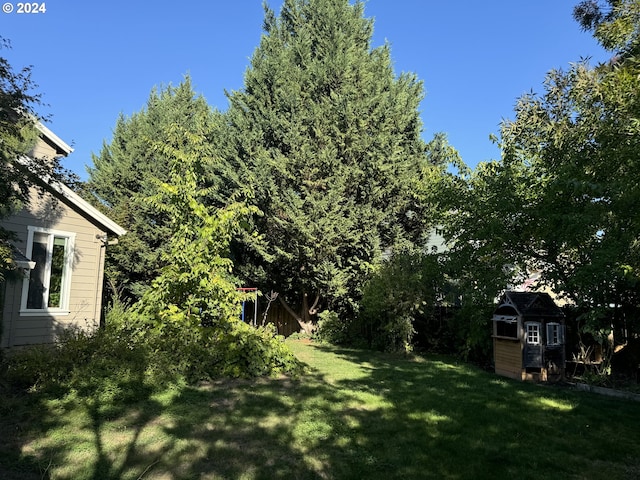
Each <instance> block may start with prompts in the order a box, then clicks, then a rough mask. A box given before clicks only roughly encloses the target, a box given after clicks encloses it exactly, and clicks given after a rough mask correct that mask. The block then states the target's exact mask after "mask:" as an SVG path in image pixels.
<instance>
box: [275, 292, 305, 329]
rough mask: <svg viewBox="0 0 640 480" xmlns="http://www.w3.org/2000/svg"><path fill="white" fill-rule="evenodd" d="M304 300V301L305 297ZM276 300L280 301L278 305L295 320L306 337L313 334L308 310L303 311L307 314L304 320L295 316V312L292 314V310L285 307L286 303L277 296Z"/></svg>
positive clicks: (287, 306)
mask: <svg viewBox="0 0 640 480" xmlns="http://www.w3.org/2000/svg"><path fill="white" fill-rule="evenodd" d="M304 298H305V299H306V296H305V297H304ZM305 299H303V308H304V304H305V303H306V300H305ZM278 300H279V301H280V304H281V305H282V306H283V307H284V309H285V310H286V311H287V312H289V315H291V316H292V317H293V318H295V319H296V321H297V322H298V324H299V325H300V328H301V329H302V331H303V332H304V333H306V334H307V335H311V334H312V333H313V323H312V322H311V318H310V317H309V310H308V309H305V310H304V311H305V312H307V315H306V318H305V317H302V316H300V315H298V314H296V312H294V311H293V309H292V308H291V307H290V306H289V305H287V302H285V301H284V299H283V298H282V296H278ZM303 313H304V312H303Z"/></svg>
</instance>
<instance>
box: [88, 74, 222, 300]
mask: <svg viewBox="0 0 640 480" xmlns="http://www.w3.org/2000/svg"><path fill="white" fill-rule="evenodd" d="M215 115H216V114H215V113H214V112H212V111H211V109H210V107H209V106H208V105H207V103H206V101H205V100H204V98H202V97H200V96H196V94H195V93H194V91H193V88H192V85H191V80H190V78H189V77H186V78H185V80H184V81H183V82H182V83H180V85H178V86H177V87H173V86H168V87H166V88H160V89H154V90H153V91H152V92H151V94H150V95H149V99H148V100H147V104H146V107H145V108H144V109H142V110H141V111H140V112H137V113H134V114H133V115H131V116H130V117H125V116H120V117H119V118H118V120H117V122H116V125H115V129H114V132H113V139H112V140H111V143H109V144H106V143H105V144H104V145H103V147H102V149H101V151H100V153H99V155H94V156H93V164H94V166H93V167H92V168H89V169H88V172H89V180H88V182H87V185H86V187H85V188H86V189H87V192H88V193H89V194H90V195H91V197H92V198H93V200H94V202H95V203H96V205H97V206H98V207H100V208H102V209H104V210H105V212H106V213H107V214H108V215H109V216H110V218H112V219H113V220H115V221H116V222H118V224H120V225H122V226H123V227H124V228H126V230H127V235H126V236H123V237H122V238H121V239H120V241H119V243H118V245H114V246H111V247H109V249H108V251H107V259H106V266H105V271H106V275H107V278H108V280H109V282H110V284H111V285H113V287H114V289H115V291H117V292H118V293H119V294H121V295H123V297H124V298H125V299H129V300H131V301H135V300H138V299H139V298H140V297H141V296H142V294H143V293H144V291H145V290H146V289H147V288H149V286H150V285H151V281H152V280H153V279H154V278H156V277H157V276H158V273H159V271H160V269H161V267H162V265H163V261H162V255H163V252H164V253H166V251H167V241H166V240H167V238H168V237H169V236H170V232H171V226H170V222H171V218H170V217H168V215H167V213H166V212H163V211H161V210H159V209H157V208H156V207H155V206H154V205H152V204H150V203H149V202H147V201H146V199H147V198H148V197H151V196H154V195H156V194H157V193H158V188H159V185H160V184H161V183H163V182H164V183H166V182H167V181H168V179H169V176H170V174H171V172H170V165H171V162H170V158H169V157H167V152H165V151H163V149H159V148H156V147H155V146H154V143H155V142H158V141H159V139H162V141H163V142H168V141H169V140H168V139H167V138H164V137H163V135H164V133H165V131H166V129H167V128H169V127H170V126H172V125H179V126H180V127H181V128H183V129H184V131H185V132H187V133H201V134H203V135H205V136H207V137H208V138H209V140H210V141H213V138H212V137H213V136H212V135H211V130H212V129H213V126H212V125H213V123H214V117H215ZM172 142H173V143H171V144H168V145H167V147H173V148H183V149H184V148H188V147H189V146H188V145H183V139H181V138H177V137H175V136H174V138H173V140H172ZM115 291H114V292H113V293H115Z"/></svg>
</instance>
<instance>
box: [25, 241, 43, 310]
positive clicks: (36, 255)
mask: <svg viewBox="0 0 640 480" xmlns="http://www.w3.org/2000/svg"><path fill="white" fill-rule="evenodd" d="M31 260H32V261H34V262H36V266H35V268H34V269H33V270H31V273H30V275H29V293H28V295H27V308H36V309H38V308H44V297H43V294H44V284H45V274H46V270H47V235H46V234H44V233H35V234H34V235H33V247H32V250H31Z"/></svg>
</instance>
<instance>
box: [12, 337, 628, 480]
mask: <svg viewBox="0 0 640 480" xmlns="http://www.w3.org/2000/svg"><path fill="white" fill-rule="evenodd" d="M290 345H291V346H292V348H293V349H294V350H295V352H296V354H297V355H298V357H299V358H300V359H301V360H303V361H304V362H305V363H307V364H308V365H309V367H310V373H309V374H308V375H307V376H305V377H303V378H301V379H299V380H290V379H260V380H252V381H244V380H243V381H239V380H235V381H221V382H219V383H215V384H211V385H205V386H201V387H200V388H184V387H183V388H175V389H173V390H170V391H166V392H164V393H162V394H153V395H151V394H150V395H149V396H148V398H146V399H145V400H143V401H140V402H139V403H136V404H132V405H126V406H123V405H118V404H114V405H105V404H100V403H99V402H97V401H96V400H92V399H90V398H89V399H87V398H78V397H77V396H67V397H66V398H65V400H59V399H52V398H37V397H34V398H15V397H12V398H6V397H5V398H2V399H0V435H1V437H0V438H1V439H2V443H1V444H0V478H3V479H31V478H33V479H39V478H53V479H74V480H75V479H90V478H92V479H98V478H104V479H107V478H109V479H116V478H118V479H120V478H122V479H138V478H146V479H183V478H184V479H187V478H194V479H195V478H198V479H211V478H229V479H257V478H261V479H272V478H282V479H289V478H299V479H304V478H354V479H359V478H362V479H376V478H380V479H391V478H401V479H410V478H420V479H422V478H434V479H435V478H437V479H447V478H449V479H478V478H487V479H496V478H508V479H540V478H559V479H565V478H569V479H571V478H573V479H607V480H612V479H618V478H621V479H624V478H628V479H632V478H640V404H639V403H634V402H630V401H623V400H618V399H611V398H608V397H600V396H597V395H594V394H589V393H583V392H575V391H572V390H569V389H567V388H560V387H542V386H536V385H530V384H523V383H520V382H515V381H511V380H506V379H502V378H500V377H496V376H495V375H493V374H491V373H486V372H483V371H481V370H478V369H475V368H473V367H470V366H468V365H464V364H458V363H456V361H455V360H453V359H450V358H446V357H427V358H425V359H421V358H417V359H415V358H414V359H409V358H404V357H400V356H389V355H383V354H377V353H371V352H364V351H358V350H348V349H339V348H334V347H327V346H322V345H313V344H312V345H308V344H305V343H302V342H300V341H295V342H290Z"/></svg>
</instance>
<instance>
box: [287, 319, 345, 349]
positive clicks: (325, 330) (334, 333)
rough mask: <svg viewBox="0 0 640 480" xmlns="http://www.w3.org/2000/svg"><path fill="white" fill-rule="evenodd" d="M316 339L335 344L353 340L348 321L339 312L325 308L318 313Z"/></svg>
mask: <svg viewBox="0 0 640 480" xmlns="http://www.w3.org/2000/svg"><path fill="white" fill-rule="evenodd" d="M289 338H291V337H289ZM314 339H316V340H319V341H321V342H327V343H332V344H334V345H344V344H347V343H350V342H351V341H352V339H351V338H350V335H349V325H348V322H345V321H343V320H341V319H340V317H338V314H337V313H336V312H332V311H331V310H324V311H322V312H320V313H319V314H318V329H317V330H316V332H315V334H314Z"/></svg>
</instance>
